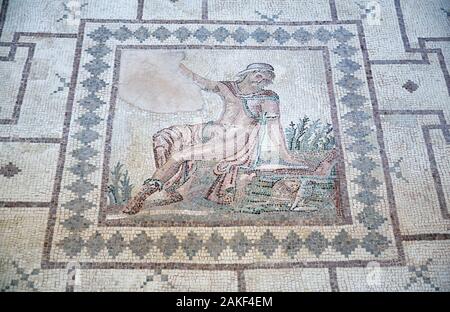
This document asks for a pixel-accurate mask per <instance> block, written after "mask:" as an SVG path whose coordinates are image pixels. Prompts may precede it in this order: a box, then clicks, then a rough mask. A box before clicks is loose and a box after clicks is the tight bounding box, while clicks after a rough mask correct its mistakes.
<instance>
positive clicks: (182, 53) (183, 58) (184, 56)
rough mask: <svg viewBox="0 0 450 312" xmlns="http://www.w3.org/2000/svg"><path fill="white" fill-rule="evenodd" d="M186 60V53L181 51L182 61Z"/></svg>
mask: <svg viewBox="0 0 450 312" xmlns="http://www.w3.org/2000/svg"><path fill="white" fill-rule="evenodd" d="M185 59H186V52H184V51H181V52H180V61H184V60H185Z"/></svg>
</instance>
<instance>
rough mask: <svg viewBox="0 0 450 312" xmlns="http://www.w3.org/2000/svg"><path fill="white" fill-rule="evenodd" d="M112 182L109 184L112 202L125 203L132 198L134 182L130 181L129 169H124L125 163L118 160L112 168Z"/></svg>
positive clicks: (115, 203) (109, 195)
mask: <svg viewBox="0 0 450 312" xmlns="http://www.w3.org/2000/svg"><path fill="white" fill-rule="evenodd" d="M110 181H111V183H110V184H109V185H108V197H109V201H110V203H111V204H114V205H123V204H126V203H127V202H128V201H129V200H130V198H131V191H132V190H133V184H131V182H130V177H129V176H128V170H126V169H124V164H121V163H120V162H118V163H117V164H116V165H115V166H114V169H113V170H111V178H110Z"/></svg>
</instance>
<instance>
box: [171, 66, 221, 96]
mask: <svg viewBox="0 0 450 312" xmlns="http://www.w3.org/2000/svg"><path fill="white" fill-rule="evenodd" d="M180 70H181V73H182V74H183V75H184V76H186V77H187V78H189V79H190V80H192V81H193V82H194V83H195V84H196V85H198V86H199V87H200V88H201V89H202V90H205V91H211V92H219V85H218V82H217V81H213V80H209V79H206V78H204V77H202V76H200V75H197V74H196V73H194V72H193V71H191V70H190V69H189V68H187V67H186V66H185V65H184V64H182V63H180Z"/></svg>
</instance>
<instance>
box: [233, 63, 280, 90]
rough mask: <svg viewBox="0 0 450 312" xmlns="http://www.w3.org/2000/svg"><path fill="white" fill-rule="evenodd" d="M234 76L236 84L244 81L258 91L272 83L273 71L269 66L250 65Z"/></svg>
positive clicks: (264, 64)
mask: <svg viewBox="0 0 450 312" xmlns="http://www.w3.org/2000/svg"><path fill="white" fill-rule="evenodd" d="M236 76H237V77H238V82H244V81H245V82H247V83H249V84H250V85H252V86H254V87H256V88H258V89H263V88H264V87H265V86H267V85H269V84H271V83H272V82H273V79H274V78H275V71H274V69H273V66H272V65H270V64H266V63H252V64H250V65H248V66H247V68H246V69H245V70H243V71H241V72H239V73H238V74H237V75H236Z"/></svg>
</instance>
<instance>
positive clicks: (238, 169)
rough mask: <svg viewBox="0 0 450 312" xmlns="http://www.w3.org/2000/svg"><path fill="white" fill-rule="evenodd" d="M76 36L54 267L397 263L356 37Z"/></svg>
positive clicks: (96, 26)
mask: <svg viewBox="0 0 450 312" xmlns="http://www.w3.org/2000/svg"><path fill="white" fill-rule="evenodd" d="M80 29H82V34H83V36H80V38H79V41H78V53H79V60H78V63H77V62H76V63H77V66H79V68H78V77H77V85H76V90H73V91H74V92H75V94H74V103H73V110H72V121H71V124H70V131H69V135H68V138H67V140H68V141H67V151H66V158H65V166H64V170H63V173H62V188H61V192H60V196H59V204H58V209H57V211H55V213H54V215H53V220H55V221H54V223H53V222H50V223H49V228H48V232H49V233H51V235H53V244H52V246H49V248H47V249H46V250H45V251H44V255H46V256H47V260H48V261H49V262H66V261H70V260H73V259H77V260H78V261H81V262H87V263H94V264H95V263H96V264H98V265H99V266H102V265H108V263H114V262H121V263H129V265H130V266H132V265H133V264H136V263H141V264H142V263H146V264H148V265H152V264H167V265H171V264H174V263H175V264H176V263H186V264H187V263H190V264H199V265H200V264H205V265H208V264H212V265H222V264H223V265H225V266H226V265H233V264H236V265H239V264H242V265H251V266H255V267H259V266H264V265H266V264H269V263H270V264H280V265H283V263H291V264H292V263H295V262H298V263H311V264H312V265H320V263H321V262H330V261H334V262H338V261H339V262H342V261H343V262H348V261H363V262H364V261H370V260H373V259H377V260H380V261H383V260H386V261H392V260H395V259H396V258H397V257H398V252H397V248H396V244H395V241H396V238H395V229H394V226H395V224H394V223H393V222H392V220H391V217H390V215H391V213H392V211H390V207H389V205H388V203H389V201H388V200H387V194H386V193H387V188H386V185H385V183H384V172H383V165H382V160H381V156H380V149H379V146H378V137H379V135H380V132H379V128H377V126H376V125H377V120H376V119H375V118H374V114H373V111H372V104H371V95H370V86H369V84H368V80H367V74H368V72H367V62H366V59H365V56H364V54H363V52H362V51H361V45H362V44H363V40H364V38H363V37H362V35H361V34H360V33H359V32H358V27H357V25H353V24H340V25H333V24H332V23H331V22H330V23H326V22H324V23H323V24H321V25H315V24H311V25H309V24H307V23H305V24H301V25H294V24H286V25H271V26H267V25H264V26H259V25H257V24H256V25H227V24H223V25H220V24H216V23H215V24H195V23H192V24H169V23H168V24H156V23H127V22H110V23H105V22H104V21H103V22H102V23H97V22H95V21H91V22H83V23H82V25H81V26H80ZM375 116H376V114H375ZM363 262H361V263H363Z"/></svg>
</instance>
